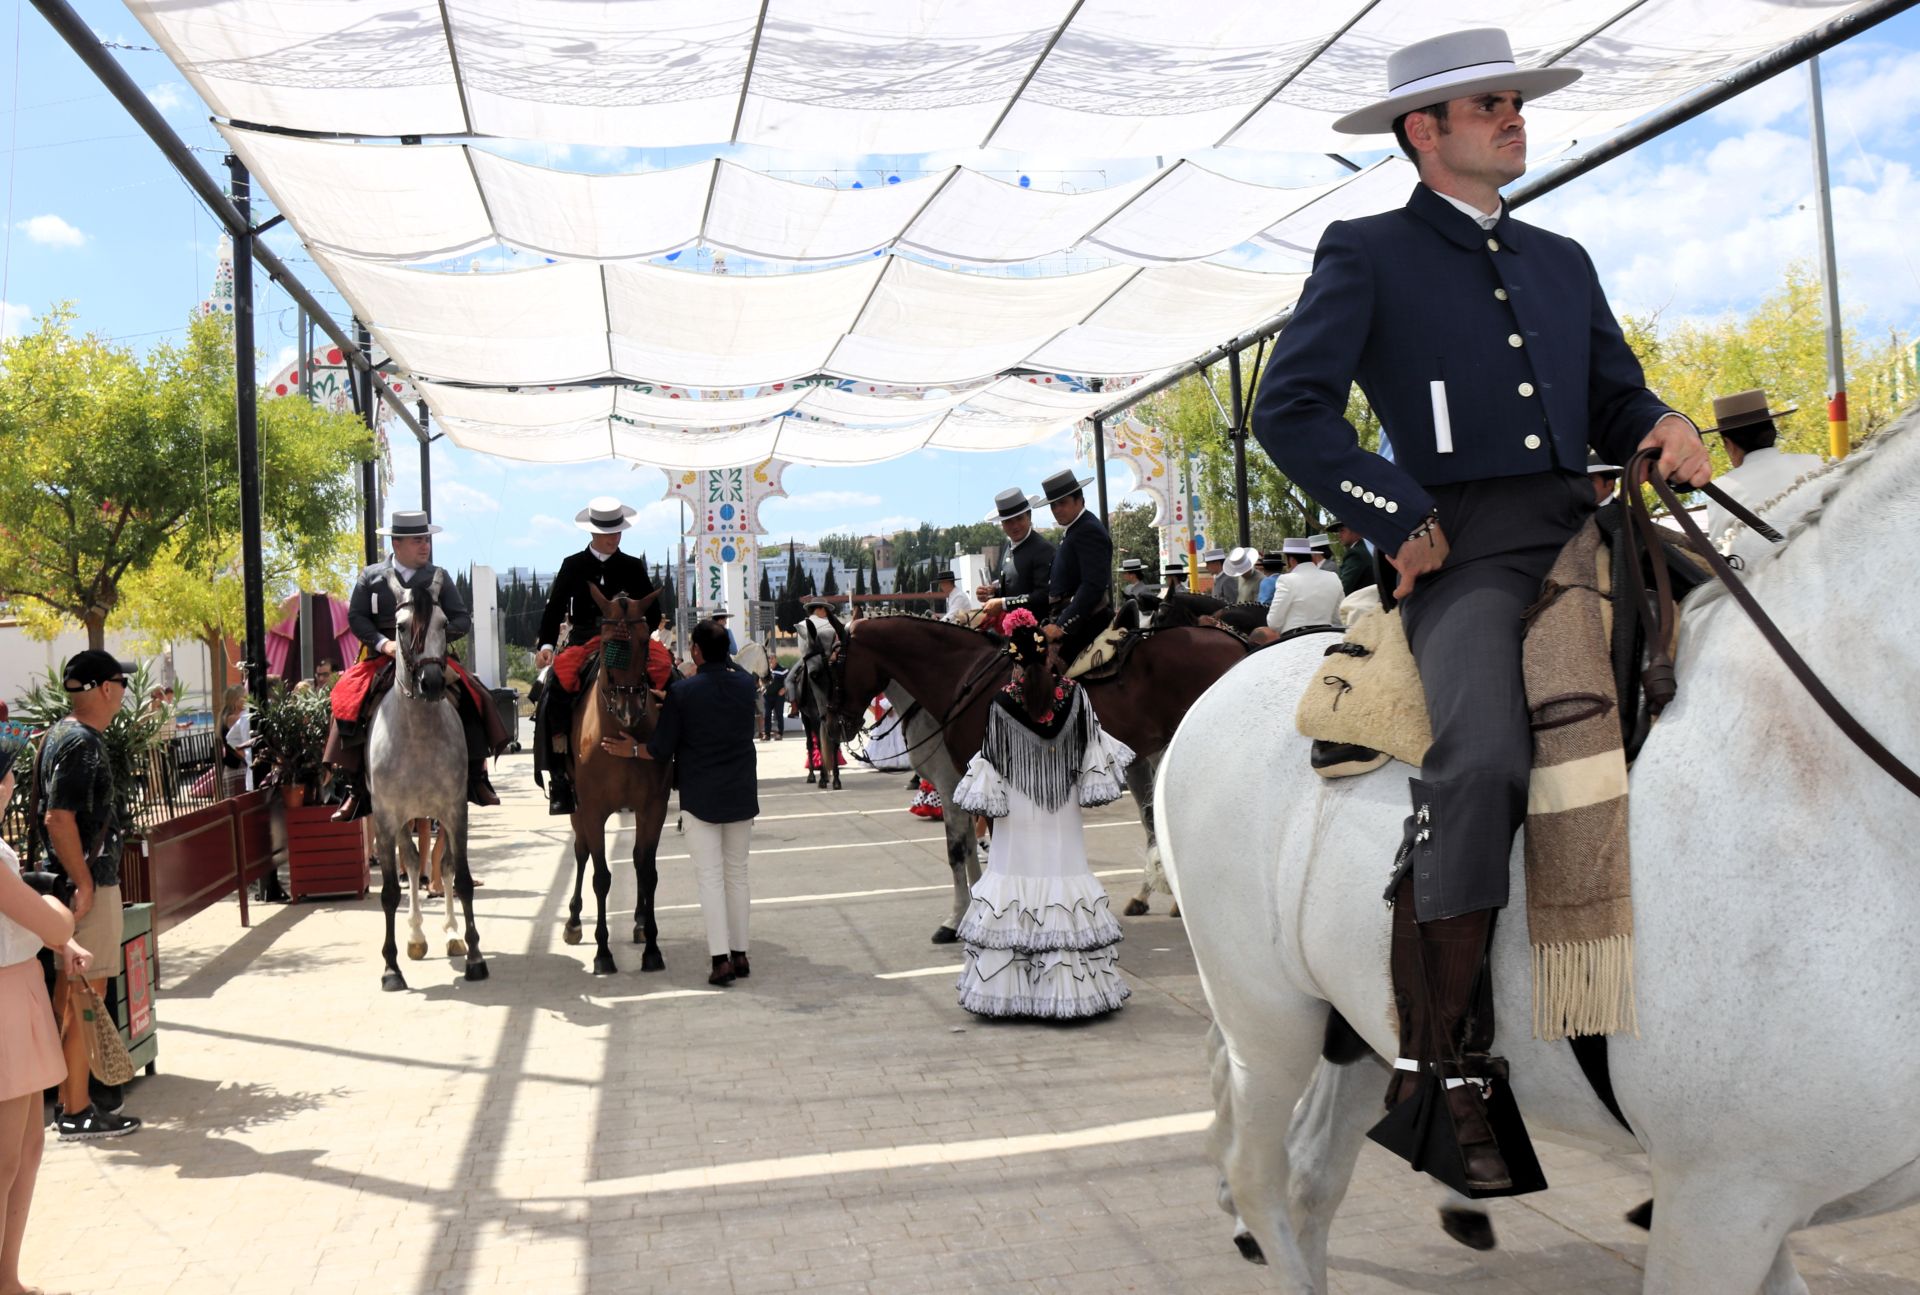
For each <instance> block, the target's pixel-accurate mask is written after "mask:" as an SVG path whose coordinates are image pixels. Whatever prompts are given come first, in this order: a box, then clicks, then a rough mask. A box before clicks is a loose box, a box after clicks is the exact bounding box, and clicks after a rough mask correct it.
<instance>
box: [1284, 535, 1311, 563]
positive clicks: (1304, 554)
mask: <svg viewBox="0 0 1920 1295" xmlns="http://www.w3.org/2000/svg"><path fill="white" fill-rule="evenodd" d="M1280 552H1282V553H1283V554H1285V555H1286V556H1287V557H1290V558H1310V557H1312V556H1313V545H1311V544H1309V543H1307V537H1306V536H1304V535H1289V536H1288V537H1287V538H1286V540H1285V542H1283V543H1282V544H1281V545H1280Z"/></svg>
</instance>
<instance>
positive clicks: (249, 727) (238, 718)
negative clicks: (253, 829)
mask: <svg viewBox="0 0 1920 1295" xmlns="http://www.w3.org/2000/svg"><path fill="white" fill-rule="evenodd" d="M233 691H234V692H236V693H239V694H240V696H239V698H238V699H237V701H238V705H237V706H236V707H235V710H234V716H233V722H232V723H231V724H228V725H227V726H226V728H225V729H224V730H222V731H223V732H224V733H225V734H226V739H225V740H226V745H227V750H229V751H231V752H233V753H234V754H235V755H236V756H238V757H239V758H240V783H241V787H242V788H243V789H244V790H246V791H252V790H253V711H252V710H250V709H248V707H247V696H246V693H245V692H244V691H242V690H241V689H239V688H235V689H233Z"/></svg>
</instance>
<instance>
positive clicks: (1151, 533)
mask: <svg viewBox="0 0 1920 1295" xmlns="http://www.w3.org/2000/svg"><path fill="white" fill-rule="evenodd" d="M1107 529H1108V531H1109V532H1110V533H1111V534H1112V535H1113V571H1112V579H1113V587H1114V588H1115V589H1118V588H1119V587H1120V560H1121V559H1122V558H1139V559H1140V560H1141V561H1142V562H1144V563H1146V564H1147V570H1148V575H1147V577H1146V579H1147V583H1148V584H1153V583H1155V582H1156V581H1158V580H1159V579H1160V532H1159V530H1158V529H1156V528H1155V527H1154V524H1153V505H1152V504H1151V503H1148V502H1146V501H1144V500H1141V501H1134V502H1123V503H1122V504H1121V505H1120V506H1119V507H1117V508H1115V509H1114V510H1113V511H1112V512H1111V513H1109V514H1107Z"/></svg>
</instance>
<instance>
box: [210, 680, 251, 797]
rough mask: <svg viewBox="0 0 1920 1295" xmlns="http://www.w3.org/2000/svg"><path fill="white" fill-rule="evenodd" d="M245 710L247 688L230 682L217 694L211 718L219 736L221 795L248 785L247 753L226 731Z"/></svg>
mask: <svg viewBox="0 0 1920 1295" xmlns="http://www.w3.org/2000/svg"><path fill="white" fill-rule="evenodd" d="M246 713H247V690H246V689H245V688H242V687H241V686H240V685H239V684H233V685H232V686H230V687H229V688H228V689H227V691H226V692H225V694H223V695H222V696H221V698H220V714H219V716H218V717H217V718H216V719H215V720H214V732H215V733H216V734H217V735H218V737H219V739H220V795H221V796H222V797H223V798H224V797H227V796H237V795H239V794H240V792H241V790H242V789H243V788H244V787H245V786H246V785H247V779H248V773H247V753H246V752H245V751H242V750H239V749H238V748H236V747H234V746H233V745H231V743H230V740H229V735H230V734H231V733H232V732H233V730H234V729H235V728H236V727H238V725H239V723H240V720H241V718H242V717H243V716H244V715H245V714H246Z"/></svg>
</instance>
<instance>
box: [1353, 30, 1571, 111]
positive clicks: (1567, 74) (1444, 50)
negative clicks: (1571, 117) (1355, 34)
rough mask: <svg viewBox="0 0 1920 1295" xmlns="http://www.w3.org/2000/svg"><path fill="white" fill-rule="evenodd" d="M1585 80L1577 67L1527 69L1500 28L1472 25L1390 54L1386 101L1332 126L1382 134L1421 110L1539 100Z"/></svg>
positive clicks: (1383, 100)
mask: <svg viewBox="0 0 1920 1295" xmlns="http://www.w3.org/2000/svg"><path fill="white" fill-rule="evenodd" d="M1579 79H1580V71H1579V69H1578V68H1571V67H1537V68H1522V67H1520V66H1519V65H1517V64H1516V63H1515V62H1514V61H1513V44H1512V42H1511V41H1509V40H1508V39H1507V33H1506V32H1504V31H1502V30H1501V29H1500V28H1498V27H1472V28H1469V29H1467V30H1466V31H1455V32H1448V33H1447V34H1446V35H1444V36H1434V37H1432V38H1430V39H1428V40H1423V41H1415V42H1414V43H1413V44H1411V45H1409V46H1407V47H1406V48H1405V49H1398V50H1395V51H1394V52H1393V53H1391V54H1389V55H1388V56H1387V97H1386V98H1384V99H1382V100H1380V101H1379V102H1378V103H1375V104H1371V105H1369V106H1368V107H1365V108H1362V109H1361V110H1360V111H1359V112H1350V113H1348V114H1347V115H1346V116H1344V117H1342V118H1340V120H1338V121H1336V122H1334V123H1333V128H1334V129H1335V130H1337V131H1339V132H1340V133H1341V134H1343V135H1382V134H1385V133H1386V132H1387V131H1390V130H1392V129H1393V121H1394V118H1396V117H1398V116H1400V115H1401V114H1402V113H1409V112H1412V111H1413V110H1414V109H1416V108H1425V107H1427V106H1429V105H1431V104H1436V103H1445V102H1446V101H1447V100H1449V99H1464V98H1466V97H1467V96H1468V95H1475V94H1486V93H1488V92H1490V91H1495V90H1514V91H1517V92H1518V93H1519V94H1520V96H1521V97H1522V98H1524V99H1538V98H1539V97H1540V96H1541V95H1543V94H1548V93H1551V92H1552V91H1554V90H1558V89H1561V88H1562V87H1563V86H1568V85H1571V84H1573V82H1575V81H1578V80H1579Z"/></svg>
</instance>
